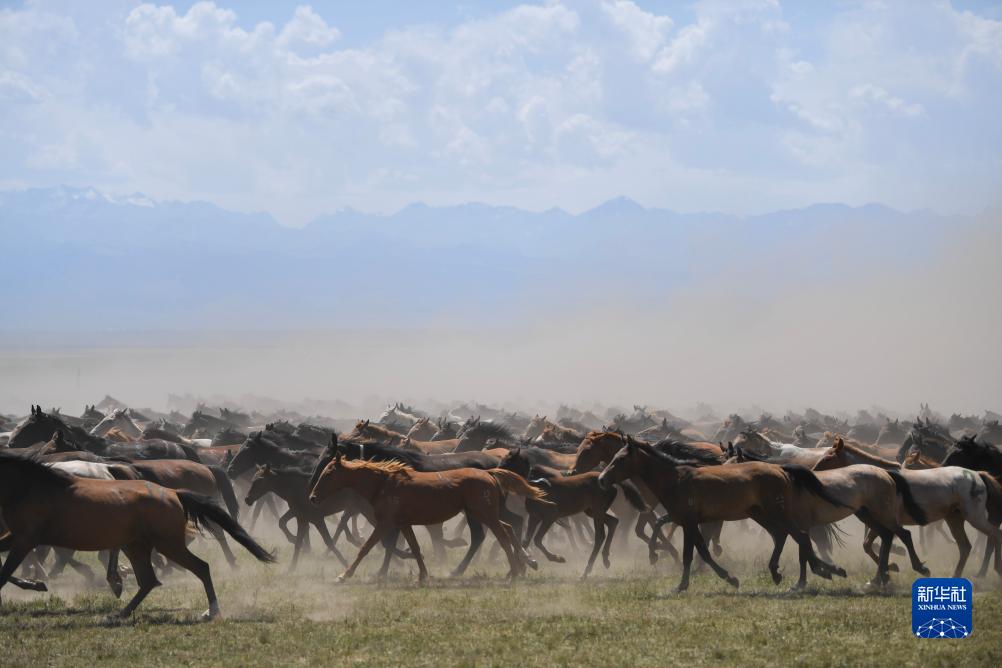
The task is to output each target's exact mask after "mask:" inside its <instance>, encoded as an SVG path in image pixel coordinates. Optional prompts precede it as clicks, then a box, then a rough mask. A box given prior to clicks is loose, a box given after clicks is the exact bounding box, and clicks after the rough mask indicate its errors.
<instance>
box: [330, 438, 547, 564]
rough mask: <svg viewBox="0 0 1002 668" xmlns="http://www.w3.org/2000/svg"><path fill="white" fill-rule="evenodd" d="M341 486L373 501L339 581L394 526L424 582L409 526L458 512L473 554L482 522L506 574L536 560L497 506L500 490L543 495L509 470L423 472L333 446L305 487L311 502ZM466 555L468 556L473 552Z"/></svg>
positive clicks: (500, 500)
mask: <svg viewBox="0 0 1002 668" xmlns="http://www.w3.org/2000/svg"><path fill="white" fill-rule="evenodd" d="M344 487H348V488H351V489H354V490H355V491H356V492H357V493H358V494H360V495H361V496H362V497H363V498H365V499H367V500H368V501H369V502H370V503H371V504H372V506H373V508H374V510H375V516H376V524H375V526H374V527H373V530H372V533H371V534H370V535H369V538H368V539H366V541H365V543H364V544H363V545H362V547H361V549H360V550H359V552H358V556H356V557H355V561H353V562H352V564H351V565H350V566H349V567H348V569H347V570H346V571H345V572H344V573H342V574H341V575H340V576H339V577H338V582H344V581H345V580H347V579H348V578H350V577H351V576H352V575H354V573H355V570H356V569H357V568H358V565H359V564H360V563H361V562H362V559H364V558H365V556H366V555H367V554H368V553H369V551H370V550H371V549H372V548H373V547H374V546H375V544H376V543H377V542H378V541H379V540H380V539H381V538H382V537H383V536H384V535H386V534H388V533H389V532H390V531H391V530H393V529H398V530H399V531H400V532H401V533H403V535H404V538H405V539H406V541H407V544H408V545H409V546H410V548H411V552H412V553H413V554H414V558H415V559H416V560H417V563H418V580H419V581H422V582H423V581H424V580H426V579H427V578H428V569H427V568H426V567H425V564H424V559H423V558H422V556H421V547H420V545H418V542H417V538H416V537H415V536H414V530H413V529H412V528H411V527H412V526H413V525H415V524H423V525H432V524H441V523H442V522H445V521H446V520H448V519H450V518H452V517H455V516H456V515H457V514H459V513H460V512H463V513H465V514H466V519H467V522H469V524H470V535H471V541H470V546H471V548H472V549H471V552H473V553H474V554H475V549H476V548H479V547H480V543H482V542H483V539H484V530H483V527H484V525H486V526H487V528H489V529H490V530H491V533H493V534H494V537H495V538H496V539H497V541H498V543H500V544H501V548H502V549H503V550H504V552H505V555H506V556H507V557H508V566H509V571H508V576H507V577H508V578H509V579H511V578H515V577H518V576H519V575H521V574H522V573H524V572H525V566H526V565H527V564H528V565H532V564H534V563H535V562H532V561H531V560H530V559H529V558H528V555H526V554H525V551H524V549H523V548H522V547H521V544H520V543H519V542H518V540H516V538H515V534H514V533H513V532H512V528H511V526H510V525H508V524H506V523H505V522H503V521H502V520H501V516H500V509H501V508H502V507H503V505H504V494H505V492H511V493H513V494H517V495H519V496H523V497H525V498H527V499H543V498H544V497H545V496H546V494H545V492H543V491H542V490H541V489H539V488H538V487H534V486H532V485H530V484H529V483H528V482H526V481H525V479H524V478H522V477H521V476H519V475H517V474H515V473H512V472H511V471H506V470H504V469H488V470H486V471H484V470H481V469H470V468H461V469H453V470H450V471H439V472H436V473H422V472H420V471H415V470H414V469H413V468H411V467H410V466H407V465H406V464H401V463H399V462H371V461H365V460H357V461H347V460H342V458H341V453H340V450H338V451H337V453H336V454H335V456H334V459H332V460H331V461H330V463H328V464H327V465H326V467H324V469H323V471H322V472H321V474H320V476H319V477H318V479H317V482H316V484H315V485H314V486H313V488H312V490H311V491H310V501H311V502H312V503H314V504H319V503H321V502H322V501H323V500H324V499H326V498H328V497H329V496H331V495H332V494H334V493H335V492H336V491H337V490H339V489H341V488H344ZM467 557H468V558H469V559H472V555H467ZM464 562H466V563H461V564H460V566H462V567H463V568H465V566H466V565H467V564H468V563H469V562H468V559H467V558H464ZM457 570H459V568H458V567H457Z"/></svg>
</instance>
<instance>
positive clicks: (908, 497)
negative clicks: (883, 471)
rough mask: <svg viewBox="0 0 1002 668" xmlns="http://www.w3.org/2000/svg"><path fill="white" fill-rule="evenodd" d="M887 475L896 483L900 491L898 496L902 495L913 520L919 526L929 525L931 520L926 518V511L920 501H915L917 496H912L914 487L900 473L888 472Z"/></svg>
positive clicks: (902, 499)
mask: <svg viewBox="0 0 1002 668" xmlns="http://www.w3.org/2000/svg"><path fill="white" fill-rule="evenodd" d="M887 474H888V475H889V476H891V479H892V480H893V481H894V487H895V488H896V489H897V490H898V494H900V495H901V502H902V503H903V504H904V506H905V510H906V511H908V514H909V515H911V517H912V519H913V520H915V522H916V523H918V524H928V523H929V519H928V518H927V517H926V514H925V511H924V510H922V507H921V506H920V505H919V504H918V501H916V500H915V496H914V495H913V494H912V487H911V485H909V484H908V481H907V480H906V479H905V477H904V476H903V475H901V473H899V472H898V471H888V472H887Z"/></svg>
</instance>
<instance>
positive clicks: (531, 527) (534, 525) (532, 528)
mask: <svg viewBox="0 0 1002 668" xmlns="http://www.w3.org/2000/svg"><path fill="white" fill-rule="evenodd" d="M527 510H528V509H527ZM538 528H539V515H537V514H535V513H533V512H529V520H528V521H527V522H526V528H525V537H524V538H523V539H522V547H529V543H531V542H532V538H533V536H535V535H536V530H537V529H538Z"/></svg>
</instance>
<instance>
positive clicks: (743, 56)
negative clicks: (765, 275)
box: [0, 0, 1002, 223]
mask: <svg viewBox="0 0 1002 668" xmlns="http://www.w3.org/2000/svg"><path fill="white" fill-rule="evenodd" d="M47 1H48V0H37V1H36V2H33V3H31V4H28V5H26V6H25V7H23V8H22V9H19V10H0V101H3V103H4V104H2V105H0V122H2V123H3V128H4V131H3V132H2V133H0V155H2V156H3V158H2V159H0V182H8V183H10V182H17V183H35V184H38V185H44V184H46V183H49V182H62V181H67V180H72V181H75V182H76V183H78V184H81V185H85V184H87V185H89V184H94V185H97V186H100V187H102V188H104V189H105V190H111V191H118V192H136V191H142V192H147V193H149V194H150V195H152V196H154V197H158V198H179V199H207V200H211V201H215V202H217V203H220V204H222V205H224V206H229V207H233V208H239V209H256V210H262V209H263V210H268V211H271V212H273V213H275V214H277V215H278V216H279V217H280V218H281V219H282V220H284V221H287V222H296V223H299V222H305V221H307V220H309V219H310V218H311V217H312V216H314V215H316V214H319V213H322V212H324V211H329V210H334V209H337V208H338V207H340V206H343V205H345V204H349V205H352V206H355V207H356V208H361V209H369V210H387V209H393V208H396V207H399V206H402V205H404V204H406V203H408V202H409V201H413V200H423V201H428V202H432V203H434V202H439V203H445V202H457V201H465V200H471V199H480V200H486V201H494V202H503V203H507V204H513V205H520V206H529V207H537V208H548V207H549V206H553V205H559V206H563V207H565V208H567V209H570V210H580V209H583V208H586V207H588V206H591V205H593V204H595V203H596V202H598V201H601V200H602V199H605V198H608V197H613V196H616V195H620V194H627V195H631V196H633V197H637V198H640V199H644V200H645V202H646V203H648V204H652V205H657V204H660V205H665V206H670V207H672V208H676V209H683V210H684V209H725V210H740V211H744V210H753V211H755V210H763V209H767V208H773V207H779V206H795V205H800V204H804V203H807V202H809V201H810V200H811V199H825V200H844V201H849V202H858V201H868V200H881V201H887V202H889V203H891V204H897V205H899V206H903V207H905V208H917V207H923V206H931V207H942V208H948V209H949V208H951V207H953V206H960V207H977V208H980V207H981V206H984V205H985V204H988V203H991V202H992V201H993V199H994V198H996V197H997V195H995V193H997V192H999V191H1000V188H999V186H1000V185H1002V183H1000V179H1002V177H1000V176H999V175H998V174H999V171H998V169H997V166H998V165H997V160H998V158H997V156H998V155H999V154H1000V152H1002V139H1000V138H999V137H998V135H997V133H994V130H993V128H989V127H986V124H987V123H988V121H987V120H986V119H987V118H988V116H989V115H990V114H986V113H985V111H984V110H986V109H997V108H1000V106H1002V92H1000V91H1002V46H1000V45H1002V39H1000V35H1002V23H1000V22H998V21H993V20H991V19H988V18H985V17H982V16H979V15H977V14H974V13H971V12H958V11H955V10H954V9H953V8H952V7H950V6H949V5H948V4H940V3H937V4H930V5H926V4H922V5H920V6H915V5H910V4H909V5H908V6H904V5H899V4H895V3H888V4H887V5H886V6H876V5H873V4H862V5H855V4H853V5H846V6H839V7H827V8H814V7H813V6H812V7H811V8H809V9H806V10H803V11H800V12H798V13H795V14H792V15H788V14H784V12H783V9H782V7H780V6H779V5H778V3H776V2H768V1H757V0H748V1H745V2H738V3H722V2H717V1H716V0H701V1H699V2H696V3H694V4H693V5H692V6H691V7H690V10H691V11H690V12H687V13H686V14H685V15H682V14H678V15H676V14H674V13H673V14H672V15H671V16H667V15H659V14H657V13H655V12H652V11H648V10H647V9H645V8H643V7H641V6H639V5H637V4H636V3H634V2H630V1H627V0H618V1H615V0H580V2H575V3H573V4H571V3H567V4H564V3H563V2H558V1H550V2H546V3H544V4H526V5H519V6H516V7H513V8H511V9H509V10H507V11H503V12H500V13H495V14H488V13H484V12H481V13H480V14H479V15H478V16H477V17H476V18H473V19H469V20H463V21H459V22H458V23H455V22H454V23H451V24H450V23H449V22H448V21H445V20H439V18H438V17H436V15H435V10H434V9H429V14H428V20H427V22H426V23H424V24H422V25H420V26H404V27H401V28H397V29H394V30H390V31H387V32H385V33H384V34H382V35H381V36H379V37H377V38H374V39H370V40H367V41H360V40H359V39H358V38H357V35H355V34H354V33H353V32H352V30H353V28H352V26H351V25H350V24H345V25H340V24H336V21H337V18H338V17H337V16H336V15H332V16H321V15H320V14H319V13H318V12H317V11H315V10H314V9H312V8H310V7H308V6H301V7H298V8H297V9H296V10H295V11H293V12H291V13H288V14H285V15H278V14H277V13H274V12H273V13H272V15H271V16H270V17H269V18H270V19H271V20H270V21H261V22H258V23H257V24H254V25H252V24H250V23H248V22H247V21H246V18H245V17H242V16H240V14H239V12H240V11H241V10H240V6H239V5H238V4H236V3H233V4H229V3H226V2H225V1H222V0H221V1H220V2H219V3H212V2H199V3H197V4H195V5H193V6H191V7H190V8H189V9H187V11H184V10H177V9H175V8H174V7H172V6H168V5H163V6H160V5H157V4H149V3H148V4H141V5H137V6H133V7H128V8H126V9H124V10H121V11H118V10H115V9H114V8H110V9H109V8H103V9H100V10H99V9H95V8H93V7H90V6H87V7H84V6H83V5H81V6H79V7H78V6H76V5H69V7H70V10H69V13H68V14H67V13H66V12H65V8H63V9H60V10H59V11H56V10H50V9H49V8H48V5H47V4H46V3H47ZM805 12H806V13H807V14H809V15H810V16H809V18H808V19H807V20H805V19H804V18H803V16H802V15H803V14H804V13H805ZM683 16H684V18H683ZM902 118H906V119H911V120H912V121H913V122H908V123H902V122H901V119H902ZM892 144H893V146H892ZM947 165H949V168H947V167H946V166H947ZM940 166H943V167H940ZM875 175H876V177H875ZM926 182H928V183H934V184H935V188H932V187H930V188H925V189H923V188H922V187H920V186H917V185H916V184H921V183H926ZM950 186H952V187H953V189H954V191H955V193H956V194H949V192H950ZM944 193H947V194H946V195H944Z"/></svg>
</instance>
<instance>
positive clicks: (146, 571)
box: [118, 543, 160, 618]
mask: <svg viewBox="0 0 1002 668" xmlns="http://www.w3.org/2000/svg"><path fill="white" fill-rule="evenodd" d="M122 549H123V551H124V552H125V556H126V557H128V559H129V563H130V564H132V573H133V575H135V576H136V584H138V585H139V591H137V592H136V593H135V595H134V596H133V597H132V600H130V601H129V602H128V604H127V605H126V606H125V607H124V608H122V611H121V612H120V613H118V615H119V617H123V618H124V617H128V616H129V615H131V614H132V613H133V612H135V610H136V608H137V607H139V604H140V603H142V602H143V599H145V598H146V596H147V595H149V593H150V592H151V591H153V590H154V589H155V588H157V587H159V586H160V581H159V580H157V575H156V573H155V572H154V571H153V563H152V562H151V561H150V554H151V552H152V551H153V548H151V547H150V546H149V545H146V544H141V543H132V544H129V545H126V546H125V547H124V548H122Z"/></svg>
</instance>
